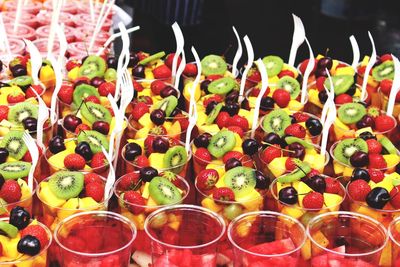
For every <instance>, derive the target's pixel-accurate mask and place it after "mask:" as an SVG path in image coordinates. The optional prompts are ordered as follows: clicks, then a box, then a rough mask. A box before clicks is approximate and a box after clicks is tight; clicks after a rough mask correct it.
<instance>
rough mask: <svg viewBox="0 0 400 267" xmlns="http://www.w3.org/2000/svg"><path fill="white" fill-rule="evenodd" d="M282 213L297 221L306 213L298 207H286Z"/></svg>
mask: <svg viewBox="0 0 400 267" xmlns="http://www.w3.org/2000/svg"><path fill="white" fill-rule="evenodd" d="M281 213H283V214H286V215H288V216H290V217H293V218H295V219H299V218H300V217H301V216H303V214H304V213H305V211H304V210H303V209H300V208H299V207H297V206H296V207H291V206H284V207H283V209H282V210H281Z"/></svg>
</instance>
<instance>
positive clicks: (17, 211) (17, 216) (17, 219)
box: [9, 206, 31, 230]
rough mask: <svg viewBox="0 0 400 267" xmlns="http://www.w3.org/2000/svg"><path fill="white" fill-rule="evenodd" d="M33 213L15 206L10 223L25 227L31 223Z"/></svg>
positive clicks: (19, 227) (20, 227)
mask: <svg viewBox="0 0 400 267" xmlns="http://www.w3.org/2000/svg"><path fill="white" fill-rule="evenodd" d="M30 221H31V215H30V214H29V212H27V211H26V210H25V209H24V208H22V207H20V206H15V207H14V208H12V210H11V213H10V221H9V222H10V224H12V225H14V226H15V227H17V228H18V229H19V230H21V229H24V228H25V227H27V226H28V225H29V223H30Z"/></svg>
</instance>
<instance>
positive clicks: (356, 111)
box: [338, 103, 367, 124]
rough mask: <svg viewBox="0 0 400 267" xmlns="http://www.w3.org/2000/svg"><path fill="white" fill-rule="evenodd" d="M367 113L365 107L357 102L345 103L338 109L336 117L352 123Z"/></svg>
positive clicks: (346, 122)
mask: <svg viewBox="0 0 400 267" xmlns="http://www.w3.org/2000/svg"><path fill="white" fill-rule="evenodd" d="M365 114H367V109H366V108H365V107H364V106H363V105H361V104H359V103H346V104H343V105H341V106H340V108H339V109H338V118H339V120H340V121H342V122H343V123H345V124H353V123H356V122H358V121H359V120H361V119H362V117H364V115H365Z"/></svg>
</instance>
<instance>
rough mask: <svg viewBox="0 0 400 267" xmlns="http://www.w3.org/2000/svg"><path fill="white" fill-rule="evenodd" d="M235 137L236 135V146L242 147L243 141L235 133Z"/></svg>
mask: <svg viewBox="0 0 400 267" xmlns="http://www.w3.org/2000/svg"><path fill="white" fill-rule="evenodd" d="M234 135H235V140H236V143H235V146H240V147H242V143H243V139H242V138H241V137H240V135H238V134H237V133H234Z"/></svg>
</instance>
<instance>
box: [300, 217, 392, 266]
mask: <svg viewBox="0 0 400 267" xmlns="http://www.w3.org/2000/svg"><path fill="white" fill-rule="evenodd" d="M307 237H308V238H309V240H310V242H311V266H312V267H314V266H318V267H325V266H326V267H328V266H378V265H380V264H381V256H383V254H382V251H383V249H384V248H385V246H386V245H387V242H388V234H387V231H386V229H385V227H384V226H383V225H382V224H381V223H379V222H378V221H376V220H374V219H372V218H370V217H367V216H365V215H361V214H357V213H353V212H343V211H342V212H330V213H325V214H322V215H319V216H317V217H315V218H314V219H312V220H311V221H310V223H309V225H308V227H307ZM382 258H383V257H382ZM332 264H334V265H332Z"/></svg>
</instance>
